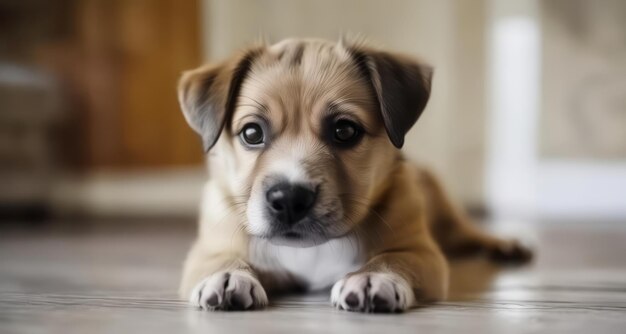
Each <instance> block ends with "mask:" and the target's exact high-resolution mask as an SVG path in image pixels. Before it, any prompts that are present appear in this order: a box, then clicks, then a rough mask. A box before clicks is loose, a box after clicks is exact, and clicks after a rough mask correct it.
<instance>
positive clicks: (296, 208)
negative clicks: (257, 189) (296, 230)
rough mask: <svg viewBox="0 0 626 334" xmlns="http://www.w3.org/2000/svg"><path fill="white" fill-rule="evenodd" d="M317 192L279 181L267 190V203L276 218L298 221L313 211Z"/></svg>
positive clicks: (290, 222) (285, 220) (285, 221)
mask: <svg viewBox="0 0 626 334" xmlns="http://www.w3.org/2000/svg"><path fill="white" fill-rule="evenodd" d="M316 197H317V193H316V192H314V191H312V190H310V189H309V188H307V187H305V186H302V185H298V184H290V183H279V184H277V185H275V186H273V187H272V188H270V189H269V190H268V191H267V194H266V198H267V205H268V207H269V210H270V212H271V213H272V214H274V216H275V217H276V218H278V219H279V220H281V221H282V222H284V223H289V224H293V223H297V222H298V221H300V220H301V219H302V218H304V216H306V215H307V213H309V211H311V208H312V207H313V204H315V198H316Z"/></svg>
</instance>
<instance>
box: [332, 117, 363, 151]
mask: <svg viewBox="0 0 626 334" xmlns="http://www.w3.org/2000/svg"><path fill="white" fill-rule="evenodd" d="M333 133H334V137H333V140H334V141H335V142H336V143H338V144H341V145H350V144H353V143H356V142H357V141H358V140H359V138H361V135H362V133H363V131H362V130H361V127H359V125H357V124H356V123H354V122H352V121H349V120H345V119H340V120H338V121H337V122H336V123H335V125H334V129H333Z"/></svg>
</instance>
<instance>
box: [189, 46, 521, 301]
mask: <svg viewBox="0 0 626 334" xmlns="http://www.w3.org/2000/svg"><path fill="white" fill-rule="evenodd" d="M431 79H432V69H431V68H430V67H429V66H428V65H425V64H424V63H422V62H419V61H417V60H414V59H412V58H410V57H406V56H402V55H398V54H395V53H389V52H385V51H381V50H376V49H372V48H369V47H367V46H365V45H363V44H362V43H351V42H345V41H343V42H339V43H333V42H328V41H323V40H308V39H307V40H299V39H289V40H285V41H282V42H280V43H277V44H274V45H271V46H267V45H260V46H256V47H253V48H250V49H248V50H247V51H245V52H243V53H241V54H239V55H238V56H235V57H232V58H231V59H229V60H227V61H225V62H223V63H219V64H217V65H209V66H204V67H200V68H198V69H195V70H192V71H188V72H185V73H184V75H183V76H182V79H181V80H180V84H179V91H178V94H179V100H180V103H181V107H182V111H183V114H184V116H185V118H186V120H187V122H188V123H189V125H190V126H191V128H192V129H193V130H195V131H196V132H197V133H198V134H199V135H200V136H201V138H202V142H203V144H204V148H205V150H206V152H208V158H207V161H208V168H209V174H210V179H209V181H208V182H207V183H206V186H205V190H204V194H203V202H202V208H201V214H200V215H201V217H200V228H199V237H198V239H197V241H196V242H195V244H194V246H193V247H192V249H191V251H190V252H189V255H188V258H187V260H186V262H185V265H184V272H183V279H182V284H181V288H180V293H181V295H182V297H184V298H186V299H188V300H189V301H190V302H191V304H192V305H195V306H197V307H201V308H202V309H205V310H247V309H252V308H259V307H262V306H264V305H266V304H267V303H268V297H267V295H268V293H269V292H278V291H290V290H295V289H306V290H317V289H325V288H329V287H331V286H332V289H331V302H332V304H333V305H334V306H335V307H337V308H339V309H342V310H349V311H360V312H392V311H403V310H406V309H407V308H409V307H411V306H413V305H416V303H418V302H427V301H437V300H442V299H444V298H445V297H446V290H447V286H448V266H447V262H446V257H445V255H448V256H452V255H456V254H469V253H475V252H481V253H484V254H487V255H489V256H491V258H493V259H494V260H510V261H526V260H528V259H529V258H530V252H529V251H528V250H527V249H525V248H523V247H521V246H520V245H518V243H516V242H514V241H504V240H500V239H497V238H494V237H492V236H489V235H487V234H485V233H483V232H481V231H479V230H477V229H476V228H475V227H474V226H473V225H472V224H471V223H470V222H469V221H468V219H467V218H466V216H465V215H464V214H463V212H461V211H460V210H459V209H457V208H456V207H455V206H454V205H453V204H452V203H451V202H450V201H449V200H448V198H447V197H446V195H445V194H444V191H443V190H442V188H441V186H440V185H439V183H438V182H437V179H436V178H435V177H433V175H432V174H431V173H429V172H428V171H426V170H425V169H423V168H419V167H417V166H415V165H414V164H412V163H410V162H408V161H406V160H405V159H404V158H403V155H402V153H401V151H400V150H399V149H400V148H401V147H402V145H403V143H404V136H405V134H406V133H407V131H409V129H410V128H411V127H412V126H413V124H414V123H415V122H416V121H417V119H418V118H419V116H420V114H421V113H422V111H423V110H424V107H425V106H426V103H427V101H428V98H429V95H430V87H431ZM444 254H445V255H444Z"/></svg>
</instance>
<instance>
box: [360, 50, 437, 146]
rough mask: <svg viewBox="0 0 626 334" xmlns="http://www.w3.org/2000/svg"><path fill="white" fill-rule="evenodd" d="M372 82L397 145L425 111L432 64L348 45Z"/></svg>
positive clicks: (383, 115) (390, 133)
mask: <svg viewBox="0 0 626 334" xmlns="http://www.w3.org/2000/svg"><path fill="white" fill-rule="evenodd" d="M348 49H349V50H350V52H351V54H352V57H353V59H354V60H355V62H356V63H357V65H358V66H359V68H360V70H361V72H362V74H363V75H364V76H366V77H367V79H368V80H369V81H371V83H372V86H373V88H374V92H375V94H376V98H377V99H378V102H379V104H380V111H381V114H382V118H383V121H384V123H385V129H386V130H387V135H388V136H389V139H390V140H391V142H392V143H393V145H394V146H396V147H397V148H401V147H402V145H404V136H405V135H406V133H407V132H408V131H409V129H411V127H413V125H414V124H415V122H417V119H418V118H419V117H420V115H421V114H422V111H424V108H425V107H426V103H427V102H428V98H429V97H430V84H431V80H432V74H433V70H432V67H430V66H428V65H425V64H421V63H419V62H418V61H416V60H414V59H411V58H410V57H406V56H402V55H396V54H391V53H388V52H383V51H378V50H370V49H366V48H359V47H352V48H350V47H349V48H348Z"/></svg>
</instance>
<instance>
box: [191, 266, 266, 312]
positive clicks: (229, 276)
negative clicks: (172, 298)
mask: <svg viewBox="0 0 626 334" xmlns="http://www.w3.org/2000/svg"><path fill="white" fill-rule="evenodd" d="M189 303H190V304H191V305H193V306H196V307H200V308H202V309H204V310H207V311H216V310H248V309H252V308H259V307H263V306H265V305H267V295H266V293H265V290H264V289H263V287H262V286H261V284H260V283H259V281H258V280H257V279H256V278H254V277H253V276H252V275H250V274H249V273H248V272H245V271H241V270H235V271H232V272H220V273H215V274H213V275H211V276H209V277H207V278H205V279H204V280H202V281H201V282H200V283H198V285H196V287H195V288H194V289H193V291H192V293H191V297H190V298H189Z"/></svg>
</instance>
